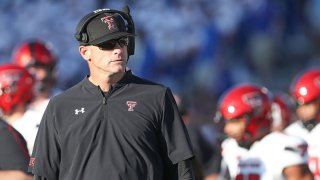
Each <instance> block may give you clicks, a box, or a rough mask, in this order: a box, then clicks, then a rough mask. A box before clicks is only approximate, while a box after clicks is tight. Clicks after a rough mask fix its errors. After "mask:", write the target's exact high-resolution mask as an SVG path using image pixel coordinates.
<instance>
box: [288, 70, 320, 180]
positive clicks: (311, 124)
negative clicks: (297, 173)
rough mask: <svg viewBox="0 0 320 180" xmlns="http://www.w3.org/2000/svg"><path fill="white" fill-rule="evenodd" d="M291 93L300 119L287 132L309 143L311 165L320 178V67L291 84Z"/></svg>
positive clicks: (316, 175) (297, 78)
mask: <svg viewBox="0 0 320 180" xmlns="http://www.w3.org/2000/svg"><path fill="white" fill-rule="evenodd" d="M291 95H292V97H293V98H294V100H295V101H296V102H297V108H296V114H297V116H298V119H299V120H298V121H296V122H294V123H293V124H291V125H290V126H288V127H287V128H286V129H285V132H286V133H288V134H292V135H295V136H299V137H301V138H303V139H305V140H306V141H307V142H308V145H309V149H308V152H309V156H310V157H309V167H310V169H311V170H312V172H313V174H314V176H315V179H320V141H319V137H320V124H319V122H320V69H319V68H314V69H309V70H306V71H304V72H302V73H300V74H298V75H297V77H296V78H295V79H294V80H293V81H292V84H291Z"/></svg>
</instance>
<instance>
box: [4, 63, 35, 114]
mask: <svg viewBox="0 0 320 180" xmlns="http://www.w3.org/2000/svg"><path fill="white" fill-rule="evenodd" d="M33 84H34V79H33V77H32V76H31V74H30V73H29V72H28V71H27V70H26V69H25V68H23V67H21V66H18V65H15V64H3V65H0V108H1V110H2V112H3V113H4V114H8V113H11V112H12V111H13V110H14V107H15V106H18V105H22V104H27V103H28V102H30V101H31V99H32V98H33V96H34V92H33Z"/></svg>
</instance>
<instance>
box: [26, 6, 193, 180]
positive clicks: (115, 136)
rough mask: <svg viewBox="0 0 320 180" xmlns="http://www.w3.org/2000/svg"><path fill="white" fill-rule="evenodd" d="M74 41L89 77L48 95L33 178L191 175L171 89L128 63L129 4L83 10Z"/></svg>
mask: <svg viewBox="0 0 320 180" xmlns="http://www.w3.org/2000/svg"><path fill="white" fill-rule="evenodd" d="M75 38H76V39H77V41H78V42H79V52H80V54H81V56H82V57H83V59H84V60H85V61H86V62H87V63H88V67H89V70H90V74H89V75H87V76H86V77H85V78H84V79H83V80H82V81H81V82H79V83H78V84H77V85H75V86H73V87H71V88H70V89H67V90H66V91H64V92H62V93H60V94H59V95H57V96H55V97H53V98H51V100H50V102H49V104H48V106H47V108H46V111H45V113H44V115H43V118H42V120H41V124H40V127H39V131H38V134H37V138H36V142H35V146H34V149H33V153H32V157H31V159H30V163H29V171H30V172H32V174H34V179H36V180H40V179H41V180H57V179H59V180H93V179H94V180H106V179H110V180H120V179H121V180H171V179H172V180H174V179H194V177H193V171H192V165H191V159H192V158H193V156H194V155H193V151H192V149H191V142H190V139H189V136H188V134H187V131H186V128H185V126H184V124H183V121H182V119H181V116H180V115H179V111H178V108H177V105H176V102H175V100H174V98H173V95H172V92H171V90H170V89H169V88H168V87H165V86H164V85H161V84H156V83H154V82H151V81H148V80H145V79H142V78H140V77H137V76H135V75H134V74H133V73H132V72H131V70H129V68H128V67H127V62H128V59H129V56H131V55H133V54H134V38H135V29H134V23H133V20H132V17H131V15H130V11H129V8H128V7H126V8H124V10H123V11H119V10H112V9H98V10H95V11H93V12H91V13H89V14H88V15H86V16H84V17H83V18H82V19H81V20H80V22H79V24H78V26H77V28H76V33H75Z"/></svg>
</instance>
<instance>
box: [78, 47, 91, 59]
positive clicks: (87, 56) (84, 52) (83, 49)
mask: <svg viewBox="0 0 320 180" xmlns="http://www.w3.org/2000/svg"><path fill="white" fill-rule="evenodd" d="M79 52H80V55H81V56H82V57H83V59H85V60H86V61H89V60H90V56H91V50H90V48H89V47H88V46H80V47H79Z"/></svg>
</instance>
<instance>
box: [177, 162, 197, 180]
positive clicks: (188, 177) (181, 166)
mask: <svg viewBox="0 0 320 180" xmlns="http://www.w3.org/2000/svg"><path fill="white" fill-rule="evenodd" d="M178 177H179V180H193V179H194V173H193V170H192V160H191V159H186V160H184V161H180V162H179V163H178Z"/></svg>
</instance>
